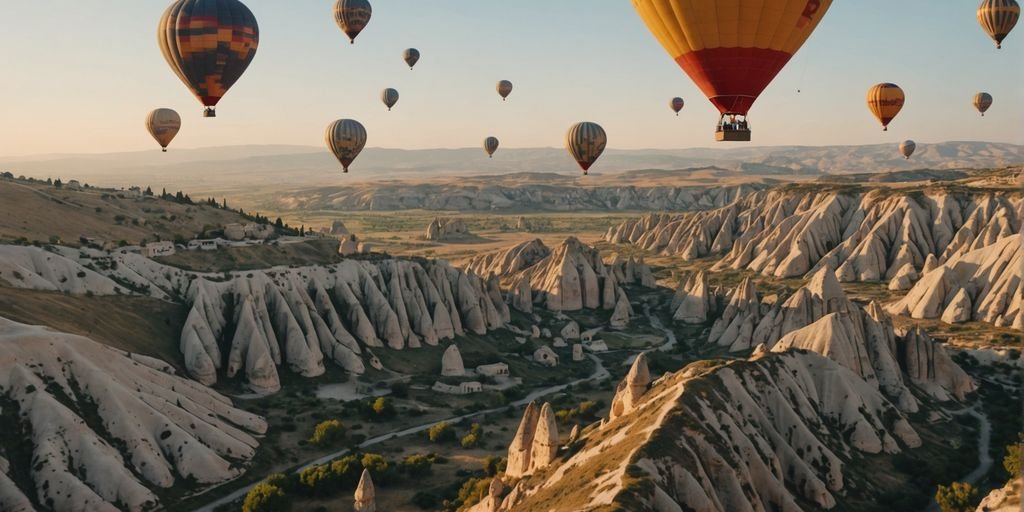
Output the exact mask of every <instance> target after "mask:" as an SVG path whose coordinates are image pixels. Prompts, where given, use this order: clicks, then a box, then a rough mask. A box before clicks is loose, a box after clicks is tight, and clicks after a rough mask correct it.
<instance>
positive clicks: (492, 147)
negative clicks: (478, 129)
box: [484, 137, 499, 158]
mask: <svg viewBox="0 0 1024 512" xmlns="http://www.w3.org/2000/svg"><path fill="white" fill-rule="evenodd" d="M498 144H499V142H498V138H497V137H487V138H486V139H484V151H486V152H487V156H488V157H490V158H494V152H495V151H497V150H498Z"/></svg>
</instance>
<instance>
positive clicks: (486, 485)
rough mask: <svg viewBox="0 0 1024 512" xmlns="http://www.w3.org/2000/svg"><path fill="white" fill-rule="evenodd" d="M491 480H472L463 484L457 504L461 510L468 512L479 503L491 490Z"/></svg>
mask: <svg viewBox="0 0 1024 512" xmlns="http://www.w3.org/2000/svg"><path fill="white" fill-rule="evenodd" d="M490 487H491V480H490V479H488V478H470V479H469V480H466V482H465V483H463V484H462V487H460V488H459V497H458V498H457V502H458V504H459V505H460V507H459V510H466V509H468V508H469V507H472V506H473V505H476V504H477V503H480V500H482V499H483V498H484V496H486V495H487V492H488V491H489V490H490Z"/></svg>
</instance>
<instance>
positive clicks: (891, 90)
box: [868, 83, 906, 131]
mask: <svg viewBox="0 0 1024 512" xmlns="http://www.w3.org/2000/svg"><path fill="white" fill-rule="evenodd" d="M905 100H906V96H905V95H904V94H903V89H900V86H898V85H896V84H890V83H884V84H878V85H875V86H873V87H872V88H870V89H868V108H869V109H871V113H872V114H874V115H875V117H877V118H878V121H879V122H881V123H882V130H883V131H889V123H890V122H892V120H893V118H895V117H896V114H899V113H900V110H902V109H903V103H904V101H905Z"/></svg>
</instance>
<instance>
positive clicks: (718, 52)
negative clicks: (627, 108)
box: [632, 0, 832, 116]
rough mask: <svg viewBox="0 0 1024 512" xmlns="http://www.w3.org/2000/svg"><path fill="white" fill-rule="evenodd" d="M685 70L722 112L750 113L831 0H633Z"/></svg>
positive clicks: (813, 27)
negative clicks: (758, 98) (684, 0)
mask: <svg viewBox="0 0 1024 512" xmlns="http://www.w3.org/2000/svg"><path fill="white" fill-rule="evenodd" d="M632 2H633V7H634V8H635V9H636V12H637V13H638V14H639V15H640V18H641V19H643V21H644V23H646V24H647V28H648V29H650V31H651V32H652V33H653V34H654V36H655V37H656V38H657V39H658V41H659V42H660V43H661V45H662V46H663V47H664V48H665V50H667V51H668V53H669V55H671V56H672V58H673V59H675V61H676V63H677V64H679V66H680V67H681V68H683V71H685V72H686V74H688V75H689V76H690V78H691V79H693V81H694V82H695V83H696V84H697V87H700V90H701V91H702V92H704V94H705V95H707V97H708V99H709V100H711V103H713V104H714V105H715V106H716V107H717V108H718V110H719V111H720V112H721V113H722V114H723V115H724V114H738V115H743V116H746V115H747V111H748V110H750V107H751V106H752V105H753V104H754V101H755V100H757V97H758V96H759V95H760V94H761V92H762V91H764V89H765V88H766V87H768V84H769V83H771V81H772V80H773V79H774V78H775V76H776V75H777V74H778V73H779V71H781V70H782V68H783V67H784V66H785V65H786V63H788V62H789V60H790V59H791V58H792V57H793V54H795V53H796V51H797V50H799V49H800V47H801V46H803V44H804V42H805V41H806V40H807V38H808V37H810V35H811V33H812V32H813V31H814V29H815V28H816V27H817V26H818V23H819V22H820V21H821V19H822V17H823V16H825V12H826V11H828V8H829V7H830V6H831V5H832V0H689V1H686V2H680V1H678V0H632Z"/></svg>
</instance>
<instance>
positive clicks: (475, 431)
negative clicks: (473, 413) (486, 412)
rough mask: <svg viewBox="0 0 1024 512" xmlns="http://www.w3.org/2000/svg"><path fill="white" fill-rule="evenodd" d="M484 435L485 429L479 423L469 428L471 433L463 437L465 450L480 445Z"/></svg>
mask: <svg viewBox="0 0 1024 512" xmlns="http://www.w3.org/2000/svg"><path fill="white" fill-rule="evenodd" d="M481 435H483V428H481V427H480V424H479V423H474V424H473V425H472V426H470V427H469V433H468V434H466V435H465V436H463V437H462V447H463V448H473V447H475V446H476V445H477V444H479V443H480V436H481Z"/></svg>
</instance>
